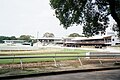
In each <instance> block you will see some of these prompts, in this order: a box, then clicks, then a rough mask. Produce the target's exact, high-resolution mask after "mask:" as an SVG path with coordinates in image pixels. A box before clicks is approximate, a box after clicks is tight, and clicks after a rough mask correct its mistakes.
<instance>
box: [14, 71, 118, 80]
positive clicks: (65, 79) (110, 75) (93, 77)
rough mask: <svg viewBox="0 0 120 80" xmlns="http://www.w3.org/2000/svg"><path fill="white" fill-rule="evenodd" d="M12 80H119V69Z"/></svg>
mask: <svg viewBox="0 0 120 80" xmlns="http://www.w3.org/2000/svg"><path fill="white" fill-rule="evenodd" d="M14 80H120V69H118V70H105V71H94V72H82V73H81V72H80V73H70V74H62V75H52V76H42V77H31V78H21V79H14Z"/></svg>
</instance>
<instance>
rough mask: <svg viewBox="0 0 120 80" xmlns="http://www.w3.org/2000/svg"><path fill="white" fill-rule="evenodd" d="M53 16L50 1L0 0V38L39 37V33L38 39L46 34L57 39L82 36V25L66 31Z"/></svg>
mask: <svg viewBox="0 0 120 80" xmlns="http://www.w3.org/2000/svg"><path fill="white" fill-rule="evenodd" d="M53 15H54V10H53V9H52V8H51V7H50V5H49V0H0V36H16V37H19V36H20V35H32V36H34V37H37V33H39V34H38V37H42V36H43V34H44V33H46V32H50V33H53V34H54V35H55V37H65V36H68V35H69V34H71V33H79V34H82V27H81V25H79V26H73V27H70V28H68V29H67V30H66V29H64V28H63V26H60V22H59V20H58V19H57V18H56V17H55V16H53Z"/></svg>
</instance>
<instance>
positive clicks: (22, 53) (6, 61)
mask: <svg viewBox="0 0 120 80" xmlns="http://www.w3.org/2000/svg"><path fill="white" fill-rule="evenodd" d="M89 51H90V50H81V49H57V50H52V49H47V50H45V49H44V50H39V51H14V52H0V57H4V56H78V55H85V53H86V52H89ZM71 59H75V58H57V59H56V60H71ZM21 60H22V62H24V63H28V62H29V63H30V62H41V61H53V60H54V58H27V59H21ZM11 63H20V59H0V64H11Z"/></svg>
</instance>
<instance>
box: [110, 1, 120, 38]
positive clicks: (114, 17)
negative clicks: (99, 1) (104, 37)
mask: <svg viewBox="0 0 120 80" xmlns="http://www.w3.org/2000/svg"><path fill="white" fill-rule="evenodd" d="M108 2H109V4H110V13H111V16H112V17H113V19H114V20H115V21H116V23H117V25H118V32H119V36H120V19H119V17H118V16H117V13H116V11H115V0H108Z"/></svg>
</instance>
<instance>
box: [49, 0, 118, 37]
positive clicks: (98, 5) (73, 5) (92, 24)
mask: <svg viewBox="0 0 120 80" xmlns="http://www.w3.org/2000/svg"><path fill="white" fill-rule="evenodd" d="M50 5H51V7H52V8H53V9H54V10H55V14H56V17H57V18H58V19H59V21H60V24H62V25H63V27H64V28H66V29H67V28H68V27H70V26H72V25H73V24H76V25H79V24H83V25H84V26H83V34H84V35H85V36H93V35H94V34H97V33H98V31H105V29H106V28H107V27H108V24H109V16H110V15H111V16H112V18H113V19H114V20H115V21H116V23H117V25H116V27H115V28H116V29H115V30H116V31H118V32H119V36H120V0H50Z"/></svg>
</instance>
